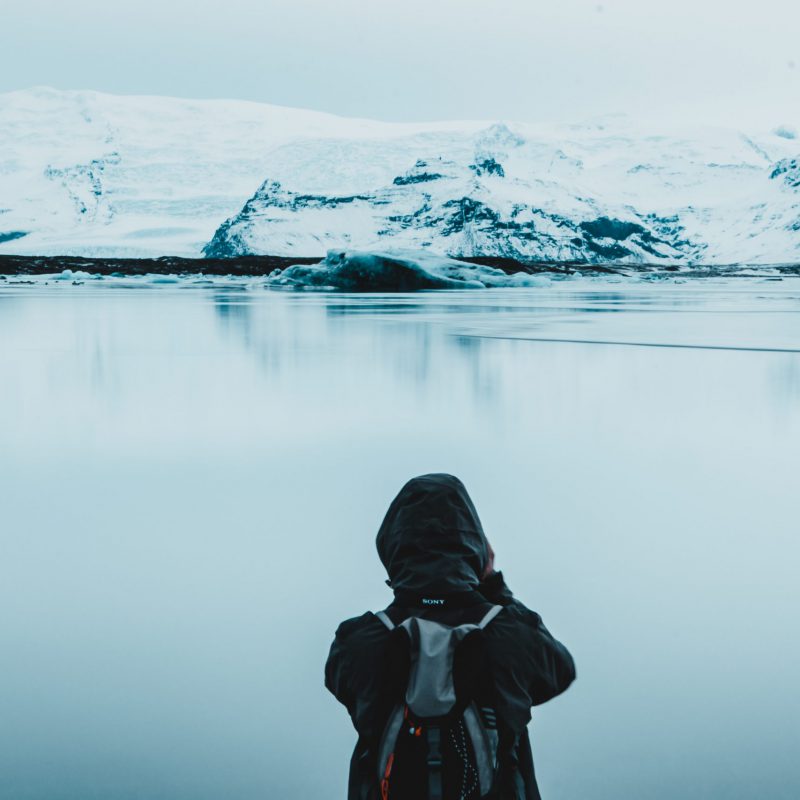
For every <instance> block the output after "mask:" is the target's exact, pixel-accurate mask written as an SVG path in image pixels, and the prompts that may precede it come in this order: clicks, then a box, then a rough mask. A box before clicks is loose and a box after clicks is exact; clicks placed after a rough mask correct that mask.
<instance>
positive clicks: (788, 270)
mask: <svg viewBox="0 0 800 800" xmlns="http://www.w3.org/2000/svg"><path fill="white" fill-rule="evenodd" d="M321 258H322V256H309V257H305V258H303V257H298V256H292V257H287V256H238V257H235V258H180V257H177V256H164V257H162V258H85V257H81V256H16V255H0V275H48V274H53V273H59V272H62V271H63V270H66V269H70V270H73V271H75V272H77V271H79V270H80V271H83V272H89V273H91V274H93V275H114V274H117V275H232V276H241V277H252V276H260V275H269V273H271V272H272V271H273V270H275V269H278V268H280V269H285V268H286V267H289V266H291V265H293V264H316V263H318V262H319V261H320V260H321ZM461 260H462V261H466V262H468V263H470V264H482V265H484V266H487V267H494V268H496V269H501V270H503V271H504V272H506V273H508V274H513V273H515V272H525V273H527V274H529V275H536V274H539V273H550V274H561V275H571V274H573V273H576V272H580V273H582V274H584V275H631V274H635V273H650V274H665V275H674V274H675V273H680V274H681V275H685V276H686V277H696V278H702V277H717V276H728V277H735V276H747V275H752V274H753V273H754V272H756V273H761V274H767V273H768V274H771V275H775V276H782V275H786V276H790V275H795V276H796V275H800V264H775V265H769V266H758V267H750V266H747V265H727V266H715V267H701V266H677V265H663V264H588V263H584V262H577V261H571V262H560V263H554V262H546V261H530V262H525V261H517V260H515V259H513V258H500V257H496V256H487V257H485V258H471V257H470V258H462V259H461Z"/></svg>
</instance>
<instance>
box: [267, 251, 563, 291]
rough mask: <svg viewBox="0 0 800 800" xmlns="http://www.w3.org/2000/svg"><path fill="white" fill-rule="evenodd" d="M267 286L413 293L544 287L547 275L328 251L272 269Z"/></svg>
mask: <svg viewBox="0 0 800 800" xmlns="http://www.w3.org/2000/svg"><path fill="white" fill-rule="evenodd" d="M266 281H267V285H268V286H271V287H287V288H292V289H312V290H313V289H316V290H328V291H344V292H414V291H419V290H425V289H487V288H497V287H509V286H541V285H545V284H547V283H548V282H549V279H548V278H546V277H544V276H541V275H530V274H529V273H527V272H516V273H513V274H508V273H507V272H504V271H503V270H502V269H496V268H494V267H487V266H484V265H482V264H470V263H468V262H466V261H459V260H458V259H455V258H448V257H446V256H440V255H436V254H434V253H428V252H425V251H415V250H412V251H408V250H403V251H397V252H368V251H360V250H329V251H328V255H327V256H326V257H325V258H324V259H323V260H322V261H320V262H319V263H318V264H294V265H292V266H290V267H287V268H286V269H276V270H273V271H272V272H271V273H270V274H269V275H268V276H267V279H266Z"/></svg>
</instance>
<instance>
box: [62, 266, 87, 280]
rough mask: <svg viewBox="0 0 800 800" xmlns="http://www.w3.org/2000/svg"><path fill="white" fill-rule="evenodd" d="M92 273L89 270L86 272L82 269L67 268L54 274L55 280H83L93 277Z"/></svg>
mask: <svg viewBox="0 0 800 800" xmlns="http://www.w3.org/2000/svg"><path fill="white" fill-rule="evenodd" d="M91 277H92V275H91V273H89V272H84V271H83V270H82V269H76V270H71V269H65V270H62V271H61V272H59V273H58V275H56V276H54V280H57V281H82V280H86V279H87V278H91Z"/></svg>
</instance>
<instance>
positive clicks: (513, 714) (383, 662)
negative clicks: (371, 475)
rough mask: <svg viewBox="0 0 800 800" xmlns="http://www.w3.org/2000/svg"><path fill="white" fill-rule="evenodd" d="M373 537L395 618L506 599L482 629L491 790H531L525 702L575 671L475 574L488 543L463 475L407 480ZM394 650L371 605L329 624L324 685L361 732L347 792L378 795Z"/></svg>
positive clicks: (363, 797)
mask: <svg viewBox="0 0 800 800" xmlns="http://www.w3.org/2000/svg"><path fill="white" fill-rule="evenodd" d="M377 547H378V554H379V555H380V558H381V561H382V562H383V564H384V566H385V567H386V571H387V572H388V574H389V581H387V582H388V583H389V585H390V586H391V587H392V589H393V590H394V594H395V599H394V602H393V603H392V604H391V605H390V606H389V608H388V609H386V611H387V613H388V615H389V616H390V617H391V619H392V620H393V621H394V622H395V623H396V624H397V623H399V622H401V621H402V620H403V619H405V618H407V617H409V616H412V615H414V616H422V617H428V618H431V619H436V620H437V621H439V622H443V623H446V624H452V625H456V624H460V623H462V622H466V621H470V622H471V621H477V620H478V619H480V618H481V617H482V616H483V614H484V613H485V612H486V611H487V610H488V608H489V607H490V605H491V604H496V605H501V606H503V610H502V612H501V613H500V614H498V615H497V617H496V618H495V619H494V621H493V622H492V623H491V624H490V625H489V626H488V627H487V628H486V630H485V631H484V632H483V648H484V650H485V655H484V659H485V661H484V665H485V668H484V671H483V672H482V675H483V678H482V680H483V681H484V683H485V686H484V690H485V692H486V693H487V696H488V698H489V702H491V704H492V706H493V707H494V709H495V710H496V712H497V717H498V728H499V731H500V764H501V769H500V773H499V778H498V781H497V789H496V794H494V795H493V797H495V798H496V799H497V800H538V798H540V795H539V790H538V788H537V785H536V777H535V773H534V769H533V759H532V755H531V748H530V742H529V739H528V731H527V724H528V722H529V721H530V719H531V706H535V705H539V704H541V703H544V702H546V701H548V700H550V699H551V698H553V697H555V696H556V695H558V694H561V692H563V691H564V690H565V689H566V688H567V687H568V686H569V685H570V684H571V683H572V681H573V680H574V679H575V665H574V663H573V661H572V657H571V656H570V654H569V653H568V652H567V649H566V648H565V647H564V646H563V645H562V644H561V643H559V642H558V641H556V640H555V639H554V638H553V637H552V636H551V635H550V633H549V632H548V631H547V629H546V628H545V627H544V625H543V624H542V619H541V617H540V616H539V615H538V614H536V613H535V612H533V611H530V610H529V609H527V608H526V607H525V606H524V605H522V603H520V602H519V601H518V600H516V599H515V598H514V597H513V596H512V594H511V592H510V591H509V589H508V588H507V587H506V585H505V582H504V581H503V576H502V574H501V573H499V572H493V573H492V574H491V575H489V576H488V577H486V578H485V579H484V580H481V578H480V576H482V575H483V574H484V573H485V571H486V566H487V564H488V562H489V545H488V542H487V540H486V536H485V535H484V533H483V528H482V526H481V523H480V519H479V518H478V514H477V512H476V511H475V507H474V505H473V504H472V500H471V499H470V497H469V495H468V494H467V491H466V489H465V488H464V485H463V484H462V483H461V481H459V480H458V478H455V477H453V476H452V475H444V474H433V475H423V476H420V477H418V478H413V479H412V480H410V481H409V482H408V483H407V484H406V485H405V486H404V487H403V488H402V489H401V490H400V493H399V494H398V495H397V497H396V498H395V499H394V500H393V501H392V504H391V505H390V506H389V510H388V511H387V513H386V517H385V518H384V520H383V523H382V524H381V527H380V530H379V531H378V537H377ZM431 601H433V602H431ZM395 656H396V653H394V652H393V647H392V642H391V634H390V633H389V631H388V630H387V628H386V627H385V626H384V624H383V623H382V622H381V621H380V620H379V619H378V618H377V617H376V616H375V615H374V614H373V613H371V612H367V613H366V614H364V615H362V616H360V617H356V618H354V619H350V620H347V621H345V622H343V623H342V624H341V625H340V626H339V628H338V630H337V631H336V638H335V640H334V642H333V645H332V646H331V650H330V655H329V657H328V662H327V664H326V666H325V685H326V686H327V688H328V689H329V690H330V691H331V692H332V693H333V694H334V695H335V697H336V698H337V699H338V700H339V701H340V702H341V703H343V704H344V705H345V706H346V707H347V710H348V712H349V713H350V717H351V719H352V721H353V725H354V726H355V729H356V731H357V733H358V742H357V744H356V748H355V750H354V752H353V757H352V759H351V762H350V781H349V790H348V800H373V798H376V797H377V780H376V770H377V764H376V759H377V747H378V742H379V740H380V736H381V733H382V731H383V726H384V725H385V723H386V720H387V717H388V715H389V713H390V711H391V709H392V707H393V706H394V704H395V703H396V702H397V701H398V696H402V680H403V678H402V676H401V675H398V670H397V668H396V664H395V663H394V662H395V661H396V658H395Z"/></svg>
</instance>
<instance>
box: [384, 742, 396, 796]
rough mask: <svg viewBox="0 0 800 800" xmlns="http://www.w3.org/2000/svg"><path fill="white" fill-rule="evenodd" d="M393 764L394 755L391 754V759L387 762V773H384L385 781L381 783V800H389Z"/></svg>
mask: <svg viewBox="0 0 800 800" xmlns="http://www.w3.org/2000/svg"><path fill="white" fill-rule="evenodd" d="M393 762H394V753H389V759H388V761H387V762H386V771H385V772H384V773H383V780H382V781H381V800H389V776H390V775H391V774H392V764H393Z"/></svg>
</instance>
